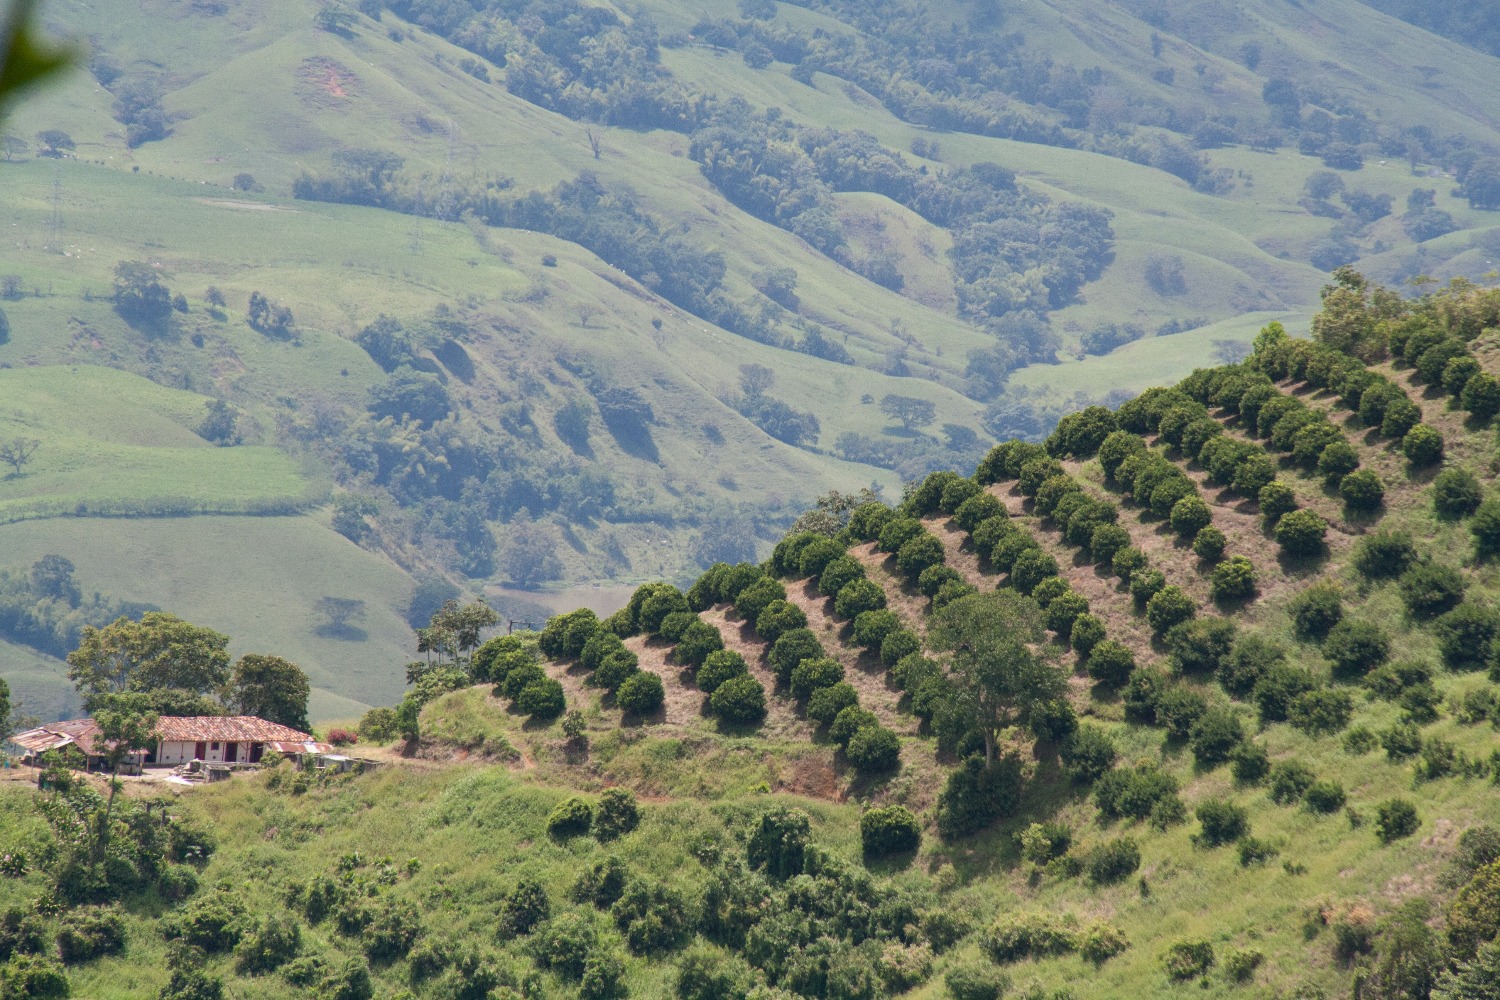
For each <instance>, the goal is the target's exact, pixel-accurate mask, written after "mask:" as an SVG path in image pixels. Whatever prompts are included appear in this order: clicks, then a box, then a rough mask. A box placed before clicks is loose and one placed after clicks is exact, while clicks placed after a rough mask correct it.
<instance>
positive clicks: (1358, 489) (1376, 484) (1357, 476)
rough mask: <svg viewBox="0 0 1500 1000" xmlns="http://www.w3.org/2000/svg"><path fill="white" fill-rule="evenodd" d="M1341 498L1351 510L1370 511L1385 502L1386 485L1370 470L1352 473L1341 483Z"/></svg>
mask: <svg viewBox="0 0 1500 1000" xmlns="http://www.w3.org/2000/svg"><path fill="white" fill-rule="evenodd" d="M1339 496H1340V497H1342V498H1343V500H1344V505H1345V506H1346V507H1348V508H1349V509H1350V510H1358V511H1370V510H1374V509H1376V508H1377V507H1379V506H1380V505H1381V503H1382V502H1383V501H1384V500H1385V484H1384V483H1382V482H1381V481H1380V477H1379V476H1377V475H1376V474H1375V473H1373V472H1371V471H1370V470H1369V469H1361V470H1360V471H1358V472H1351V473H1349V474H1348V475H1347V476H1345V477H1344V479H1343V482H1341V483H1339Z"/></svg>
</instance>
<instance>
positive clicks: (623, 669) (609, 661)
mask: <svg viewBox="0 0 1500 1000" xmlns="http://www.w3.org/2000/svg"><path fill="white" fill-rule="evenodd" d="M637 662H638V661H637V658H636V655H635V654H634V653H632V652H631V651H630V650H628V649H625V648H623V647H622V648H620V649H617V650H615V651H614V652H613V653H610V654H609V655H608V656H606V657H605V658H604V661H603V662H602V663H600V664H599V669H597V670H595V671H594V672H593V673H592V674H590V675H589V684H591V685H593V686H594V687H599V688H603V689H604V690H606V691H614V690H615V689H617V688H618V687H619V686H620V685H621V684H624V683H625V681H626V679H627V678H629V677H630V676H632V675H633V674H634V673H635V672H636V671H637V670H638V669H639V668H638V667H637V666H636V664H637ZM525 670H526V668H522V669H521V670H513V671H511V674H510V676H509V677H507V678H506V679H505V685H504V686H505V687H507V688H509V687H512V686H513V685H514V681H515V679H516V675H517V674H520V673H524V672H525ZM528 683H530V682H529V681H528Z"/></svg>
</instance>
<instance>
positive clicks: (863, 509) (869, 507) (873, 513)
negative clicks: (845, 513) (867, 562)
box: [849, 501, 896, 542]
mask: <svg viewBox="0 0 1500 1000" xmlns="http://www.w3.org/2000/svg"><path fill="white" fill-rule="evenodd" d="M895 516H896V512H895V511H894V510H892V509H891V508H889V507H887V506H886V505H885V504H883V503H879V502H875V501H872V502H870V503H862V504H860V505H859V506H858V507H856V508H854V511H853V513H851V514H850V515H849V534H851V535H853V536H854V537H855V538H857V539H859V540H860V541H862V542H873V541H875V540H876V539H877V538H879V537H880V532H881V531H882V529H884V528H885V526H886V523H887V522H888V521H890V520H891V518H893V517H895Z"/></svg>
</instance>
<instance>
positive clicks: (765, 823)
mask: <svg viewBox="0 0 1500 1000" xmlns="http://www.w3.org/2000/svg"><path fill="white" fill-rule="evenodd" d="M810 831H811V822H810V820H809V818H808V815H807V813H805V812H803V811H802V810H801V809H793V808H791V807H789V806H772V807H771V808H769V809H767V810H766V811H765V812H763V813H761V814H760V816H759V818H757V819H756V821H755V823H754V825H753V826H752V827H751V828H750V837H749V840H748V842H747V843H746V845H745V860H746V861H747V862H748V863H749V865H750V867H751V868H753V869H756V870H757V871H764V872H765V873H766V874H767V875H768V876H770V877H772V878H791V877H792V876H793V875H800V874H802V868H803V864H804V862H805V855H806V851H807V845H808V841H809V839H810Z"/></svg>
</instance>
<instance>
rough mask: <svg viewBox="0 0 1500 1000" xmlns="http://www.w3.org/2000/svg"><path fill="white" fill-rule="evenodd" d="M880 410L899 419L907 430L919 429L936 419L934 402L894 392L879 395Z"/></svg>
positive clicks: (892, 417)
mask: <svg viewBox="0 0 1500 1000" xmlns="http://www.w3.org/2000/svg"><path fill="white" fill-rule="evenodd" d="M880 412H881V413H883V414H885V415H886V416H888V417H890V418H891V419H892V420H899V421H901V427H902V428H903V429H904V430H906V431H908V432H910V431H916V430H920V429H921V428H923V427H926V426H928V425H929V424H931V423H932V422H933V421H934V420H936V419H937V405H936V404H935V403H932V402H930V401H928V400H925V399H917V398H915V397H913V396H899V395H896V394H895V393H887V394H886V395H885V396H883V397H881V400H880Z"/></svg>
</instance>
